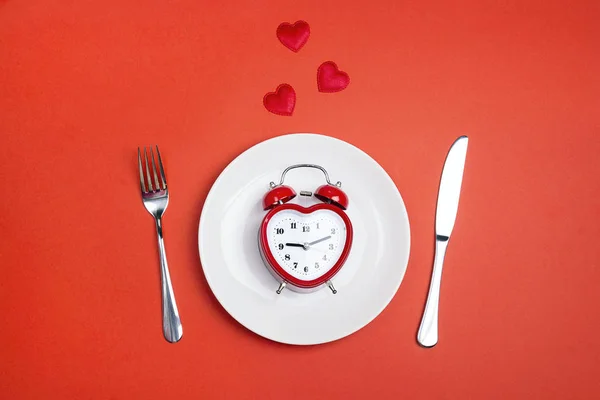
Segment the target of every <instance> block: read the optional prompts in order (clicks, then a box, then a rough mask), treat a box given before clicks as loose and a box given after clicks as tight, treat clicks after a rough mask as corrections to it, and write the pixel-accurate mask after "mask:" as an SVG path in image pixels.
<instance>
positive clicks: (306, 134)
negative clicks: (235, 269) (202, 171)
mask: <svg viewBox="0 0 600 400" xmlns="http://www.w3.org/2000/svg"><path fill="white" fill-rule="evenodd" d="M292 136H294V137H311V136H312V137H319V138H325V139H327V140H333V141H339V142H342V143H343V144H344V145H347V146H350V147H352V148H354V149H355V150H357V151H359V152H360V153H363V154H364V155H366V156H367V157H368V158H369V159H371V160H372V161H373V162H374V163H375V165H376V166H377V167H378V168H379V169H380V170H381V172H382V173H383V175H384V176H385V179H387V180H388V181H389V182H390V183H391V185H392V186H393V187H394V188H395V194H396V195H397V196H398V197H399V199H400V202H401V204H402V206H403V211H404V217H405V218H406V228H407V232H408V235H407V252H406V259H405V260H404V262H403V263H399V264H400V265H404V268H403V271H402V275H401V277H400V279H399V280H398V282H397V284H395V285H394V290H393V291H391V294H390V295H389V296H388V297H386V298H385V301H383V302H382V305H381V307H379V308H378V309H377V310H376V312H375V313H374V314H373V316H372V317H371V318H369V319H367V320H366V321H365V322H364V323H363V324H362V325H361V326H360V327H359V328H358V329H351V330H343V331H342V332H341V334H340V335H337V337H335V338H332V339H327V340H319V341H312V342H303V341H283V340H280V339H277V338H275V337H273V336H272V335H269V334H266V333H264V332H258V331H257V330H256V329H253V328H252V327H250V326H248V325H246V324H244V323H243V322H242V321H240V319H239V318H238V317H236V315H235V313H232V312H231V310H230V309H229V308H228V307H227V306H226V305H225V304H223V302H222V301H221V299H220V298H219V296H218V295H217V294H216V293H215V291H214V289H213V284H212V283H211V278H210V274H208V273H207V271H206V267H205V264H204V261H203V257H202V253H203V251H202V239H201V232H202V227H203V225H204V223H205V218H204V217H205V215H206V209H207V207H208V205H209V203H210V201H209V200H211V199H212V196H214V190H215V187H216V186H217V184H218V183H219V182H220V181H221V179H223V176H224V175H225V174H226V172H227V171H229V170H230V169H231V168H233V167H234V166H235V165H236V164H237V163H238V162H239V160H240V158H241V157H242V156H243V155H244V154H246V153H247V152H249V151H251V150H255V149H256V148H258V147H260V146H263V145H265V144H266V143H268V142H271V141H274V140H278V139H282V138H286V137H292ZM411 232H412V231H411V228H410V217H409V214H408V209H407V207H406V202H405V201H404V198H403V197H402V194H401V193H400V190H399V189H398V186H397V185H396V182H394V180H393V179H392V177H391V176H390V175H389V174H388V172H387V171H386V170H385V168H383V166H382V165H381V164H379V162H377V160H375V159H374V158H373V157H372V156H371V155H369V154H368V153H367V152H365V151H364V150H362V149H361V148H359V147H357V146H355V145H353V144H352V143H349V142H347V141H345V140H343V139H339V138H337V137H334V136H329V135H326V134H322V133H313V132H290V133H284V134H280V135H277V136H273V137H270V138H267V139H264V140H261V141H260V142H258V143H255V144H254V145H252V146H250V147H248V148H246V149H245V150H243V151H242V152H240V153H239V154H237V155H236V156H235V157H234V158H233V160H231V161H230V162H229V163H228V164H227V165H226V166H225V168H223V169H222V170H221V172H220V173H219V175H218V176H217V178H216V179H215V180H214V181H213V183H212V185H211V187H210V189H209V191H208V194H207V195H206V197H205V199H204V204H203V206H202V210H201V212H200V218H199V223H198V255H199V258H200V260H199V261H200V267H201V268H202V272H203V274H204V278H205V279H206V282H207V283H208V286H209V289H210V292H211V293H212V296H214V298H215V299H216V300H217V301H218V302H219V304H220V306H221V307H222V308H223V309H224V310H225V311H226V312H227V314H229V316H231V317H232V318H233V319H234V320H235V321H236V322H237V323H238V324H240V325H241V326H243V327H244V328H245V329H247V330H249V331H250V332H253V333H254V334H256V335H258V336H260V337H262V338H265V339H268V340H271V341H273V342H277V343H282V344H286V345H291V346H312V345H319V344H326V343H332V342H336V341H339V340H341V339H344V338H346V337H348V336H350V335H352V334H354V333H356V332H358V331H360V330H362V329H363V328H365V327H366V326H367V325H369V324H370V323H372V322H373V321H374V320H375V319H376V318H377V317H379V316H380V315H381V313H382V312H383V311H384V310H385V309H386V308H387V307H388V306H389V304H390V303H391V301H392V300H393V299H394V297H395V296H396V294H397V293H398V289H399V288H400V285H401V284H402V282H403V281H404V277H405V276H406V271H407V270H408V264H409V262H410V255H411V245H412V236H411Z"/></svg>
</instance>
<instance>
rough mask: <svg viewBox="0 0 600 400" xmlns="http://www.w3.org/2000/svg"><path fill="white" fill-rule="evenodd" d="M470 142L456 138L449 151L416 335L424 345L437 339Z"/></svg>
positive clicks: (463, 138) (434, 342) (440, 189)
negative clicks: (430, 268) (444, 274)
mask: <svg viewBox="0 0 600 400" xmlns="http://www.w3.org/2000/svg"><path fill="white" fill-rule="evenodd" d="M468 143H469V139H468V138H467V137H466V136H461V137H459V138H458V139H456V141H455V142H454V143H453V144H452V147H451V148H450V151H449V152H448V156H447V157H446V162H445V163H444V169H443V171H442V178H441V181H440V188H439V192H438V199H437V209H436V216H435V258H434V261H433V274H432V276H431V283H430V285H429V294H428V295H427V303H426V304H425V311H424V313H423V318H422V319H421V325H420V327H419V332H418V334H417V341H418V342H419V344H421V345H422V346H424V347H433V346H435V345H436V344H437V342H438V310H439V301H440V285H441V282H442V267H443V263H444V256H445V255H446V248H447V247H448V241H449V240H450V235H451V234H452V229H453V228H454V222H455V221H456V214H457V211H458V200H459V197H460V188H461V184H462V178H463V171H464V167H465V160H466V157H467V145H468Z"/></svg>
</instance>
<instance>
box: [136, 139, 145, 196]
mask: <svg viewBox="0 0 600 400" xmlns="http://www.w3.org/2000/svg"><path fill="white" fill-rule="evenodd" d="M138 165H139V167H140V186H141V188H142V192H143V193H146V192H147V191H146V184H145V183H144V169H143V168H142V154H141V152H140V148H139V147H138Z"/></svg>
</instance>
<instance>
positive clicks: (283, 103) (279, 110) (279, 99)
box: [263, 83, 296, 116]
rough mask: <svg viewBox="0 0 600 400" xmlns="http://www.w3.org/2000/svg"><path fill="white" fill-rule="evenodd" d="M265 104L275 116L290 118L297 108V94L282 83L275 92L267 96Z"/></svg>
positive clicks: (264, 99)
mask: <svg viewBox="0 0 600 400" xmlns="http://www.w3.org/2000/svg"><path fill="white" fill-rule="evenodd" d="M263 104H264V105H265V108H266V109H267V110H268V111H270V112H272V113H273V114H277V115H285V116H290V115H292V113H293V112H294V107H295V106H296V92H295V91H294V88H293V87H291V86H290V85H288V84H287V83H282V84H281V85H279V86H278V87H277V89H276V90H275V91H274V92H269V93H267V94H265V97H264V98H263Z"/></svg>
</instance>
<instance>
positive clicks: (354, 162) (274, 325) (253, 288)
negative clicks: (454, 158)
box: [198, 134, 410, 345]
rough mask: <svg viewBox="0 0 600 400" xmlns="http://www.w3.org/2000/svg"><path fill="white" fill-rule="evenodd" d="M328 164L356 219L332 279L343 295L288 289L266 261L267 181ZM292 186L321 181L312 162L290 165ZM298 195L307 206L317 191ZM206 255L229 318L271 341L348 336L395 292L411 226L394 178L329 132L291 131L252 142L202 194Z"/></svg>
mask: <svg viewBox="0 0 600 400" xmlns="http://www.w3.org/2000/svg"><path fill="white" fill-rule="evenodd" d="M300 163H312V164H318V165H321V166H323V167H324V168H325V169H326V170H327V172H328V173H329V176H330V179H331V181H332V182H337V181H341V182H342V189H343V190H344V191H345V192H346V194H347V195H348V197H349V200H350V205H349V207H348V210H347V213H348V216H349V217H350V219H351V221H352V225H353V227H354V242H353V245H352V249H351V251H350V255H349V257H348V260H347V261H346V263H345V264H344V266H343V267H342V269H341V270H340V272H339V273H338V274H337V275H336V276H335V277H334V279H333V282H334V284H335V287H336V289H337V290H338V293H337V294H336V295H334V294H332V293H331V291H330V290H329V289H328V288H327V287H324V288H323V289H321V290H319V291H317V292H314V293H308V294H307V293H295V292H292V291H290V290H284V291H283V292H282V293H281V294H280V295H277V294H276V293H275V290H276V289H277V287H278V283H277V282H276V281H275V279H274V278H273V276H272V275H271V274H270V273H269V271H268V270H267V268H266V267H265V265H264V263H263V261H262V259H261V256H260V252H259V249H258V229H259V225H260V222H261V220H262V218H263V217H264V215H265V211H264V210H263V209H262V205H261V202H262V198H263V196H264V195H265V193H266V192H267V191H268V190H269V182H271V181H275V182H279V179H280V176H281V172H282V171H283V170H284V169H285V168H286V167H287V166H289V165H292V164H300ZM285 183H286V185H290V186H292V187H293V188H294V189H295V190H296V192H300V190H309V191H314V190H315V189H316V188H317V187H318V186H320V185H321V184H324V183H325V179H324V176H323V174H322V173H321V172H320V171H318V170H313V169H305V168H304V169H296V170H293V171H290V172H289V173H288V174H287V176H286V180H285ZM292 201H293V202H303V203H302V204H304V205H309V204H311V203H312V202H314V200H313V198H306V197H303V198H300V196H298V197H297V198H296V199H294V200H292ZM198 245H199V250H200V260H201V263H202V268H203V269H204V274H205V275H206V279H207V281H208V284H209V285H210V288H211V290H212V291H213V293H214V295H215V296H216V298H217V299H218V301H219V302H220V303H221V305H222V306H223V307H224V308H225V310H227V312H228V313H229V314H231V316H233V318H235V319H236V320H237V321H238V322H239V323H241V324H242V325H244V326H245V327H246V328H248V329H250V330H251V331H253V332H255V333H257V334H259V335H261V336H264V337H266V338H268V339H271V340H274V341H277V342H282V343H288V344H298V345H310V344H319V343H325V342H329V341H333V340H337V339H340V338H343V337H345V336H347V335H350V334H351V333H354V332H356V331H357V330H359V329H361V328H362V327H364V326H365V325H367V324H368V323H369V322H371V321H372V320H373V319H374V318H375V317H376V316H377V315H378V314H379V313H380V312H381V311H382V310H383V309H384V308H385V307H386V306H387V305H388V303H389V302H390V300H391V299H392V298H393V297H394V295H395V293H396V291H397V290H398V287H399V286H400V283H401V282H402V278H403V277H404V273H405V271H406V267H407V264H408V254H409V249H410V228H409V223H408V215H407V213H406V208H405V206H404V202H403V201H402V197H401V196H400V193H399V192H398V189H397V188H396V185H395V184H394V182H393V181H392V179H391V178H390V177H389V176H388V174H387V173H386V172H385V171H384V169H383V168H382V167H381V166H380V165H379V164H377V162H375V161H374V160H373V159H372V158H371V157H369V156H368V155H367V154H366V153H364V152H363V151H361V150H359V149H358V148H356V147H354V146H352V145H350V144H348V143H346V142H343V141H341V140H338V139H334V138H331V137H328V136H323V135H316V134H290V135H284V136H279V137H276V138H274V139H270V140H267V141H264V142H262V143H259V144H257V145H256V146H254V147H252V148H250V149H248V150H247V151H245V152H244V153H243V154H241V155H240V156H238V157H237V158H236V159H235V160H234V161H233V162H231V164H229V165H228V166H227V168H225V170H224V171H223V172H222V173H221V175H220V176H219V178H218V179H217V180H216V181H215V183H214V185H213V187H212V188H211V190H210V193H209V194H208V197H207V198H206V202H205V204H204V208H203V210H202V216H201V217H200V228H199V233H198Z"/></svg>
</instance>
